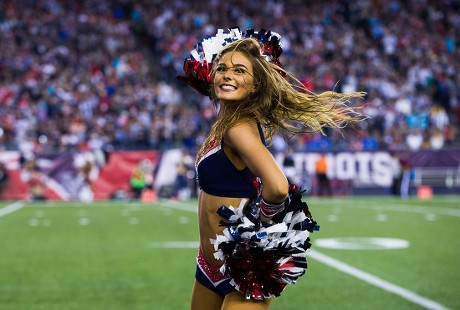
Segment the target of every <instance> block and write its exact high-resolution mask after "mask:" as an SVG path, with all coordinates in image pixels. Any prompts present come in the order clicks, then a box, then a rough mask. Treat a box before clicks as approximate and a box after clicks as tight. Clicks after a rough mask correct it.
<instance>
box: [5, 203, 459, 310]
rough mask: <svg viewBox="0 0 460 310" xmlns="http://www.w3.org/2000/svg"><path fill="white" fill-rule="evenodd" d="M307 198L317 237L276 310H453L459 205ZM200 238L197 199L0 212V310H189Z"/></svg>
mask: <svg viewBox="0 0 460 310" xmlns="http://www.w3.org/2000/svg"><path fill="white" fill-rule="evenodd" d="M305 200H306V201H307V202H308V203H309V205H310V209H311V211H312V213H313V215H314V218H315V219H316V220H317V221H318V223H319V224H320V225H321V230H320V231H319V232H315V233H314V234H312V235H311V238H312V242H313V247H312V249H311V254H309V256H308V262H309V267H308V269H307V272H306V275H305V276H303V277H301V278H300V279H299V280H298V282H297V283H296V284H295V285H290V286H288V287H287V288H286V290H285V291H284V292H283V294H282V296H281V297H280V298H275V299H274V301H273V303H272V307H271V309H278V310H291V309H292V310H294V309H295V310H297V309H319V310H321V309H354V310H359V309H363V310H364V309H373V310H377V309H460V293H459V292H460V291H459V287H460V267H459V263H460V241H459V236H460V196H435V197H434V198H433V199H431V200H417V199H416V198H410V199H407V200H401V199H397V198H389V197H334V198H321V199H320V198H315V197H305ZM363 238H364V239H363ZM369 238H371V239H369ZM376 238H378V239H376ZM381 238H384V239H381ZM197 240H198V231H197V223H196V201H195V200H190V201H171V200H160V201H158V202H157V203H154V204H144V203H140V202H124V201H109V202H95V203H92V204H84V203H69V202H67V203H66V202H33V203H31V202H11V201H10V202H0V309H2V310H17V309H21V310H27V309H34V310H35V309H43V310H44V309H46V310H52V309H56V310H58V309H59V310H62V309H64V310H66V309H78V310H81V309H85V310H89V309H94V310H96V309H97V310H101V309H110V310H117V309H130V310H135V309H139V310H140V309H157V310H162V309H166V310H170V309H172V310H176V309H189V300H190V293H191V286H192V283H193V279H194V271H195V256H196V248H197ZM382 240H383V241H386V242H385V243H383V245H382V244H380V245H376V244H375V241H382ZM326 241H329V243H327V242H326ZM371 241H372V242H371ZM397 241H398V242H399V243H398V242H397ZM328 244H329V245H330V246H329V247H325V246H327V245H328ZM338 247H342V248H338ZM343 247H345V248H343Z"/></svg>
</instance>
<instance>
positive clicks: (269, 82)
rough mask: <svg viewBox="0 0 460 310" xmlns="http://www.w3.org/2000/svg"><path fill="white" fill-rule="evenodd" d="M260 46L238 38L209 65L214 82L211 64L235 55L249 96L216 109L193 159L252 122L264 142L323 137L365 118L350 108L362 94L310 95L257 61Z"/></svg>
mask: <svg viewBox="0 0 460 310" xmlns="http://www.w3.org/2000/svg"><path fill="white" fill-rule="evenodd" d="M261 48H262V47H261V44H260V43H259V42H258V41H257V40H256V39H253V38H244V39H240V40H237V41H234V42H232V43H230V44H229V45H226V46H225V47H224V48H223V49H222V50H221V51H220V52H219V54H218V55H217V57H216V59H215V60H214V66H213V71H212V73H211V75H212V79H213V81H214V77H215V74H216V72H215V70H214V68H216V64H217V63H218V62H219V60H220V59H221V58H222V56H223V55H224V54H226V53H228V52H232V51H239V52H242V53H243V54H245V55H246V56H247V57H248V59H249V61H250V62H251V63H252V66H253V71H254V77H253V78H254V84H255V91H254V92H252V93H251V94H250V95H249V96H248V97H247V98H245V99H244V100H242V101H240V102H238V103H237V104H232V106H231V108H230V109H229V108H227V107H226V106H225V105H222V107H221V109H220V111H219V115H218V117H217V120H216V122H215V123H214V125H213V127H212V128H211V132H210V134H209V136H208V138H207V140H206V141H205V143H203V145H202V147H201V150H200V151H199V153H198V155H199V156H198V157H201V155H203V153H204V152H205V150H206V148H207V147H208V145H209V144H210V143H211V142H212V141H213V140H216V141H221V140H222V137H223V135H224V133H225V130H226V128H231V127H232V126H234V125H236V124H237V123H238V122H241V121H250V120H252V121H254V120H255V121H257V122H259V123H260V124H261V125H262V126H263V128H264V135H265V139H266V140H267V141H270V140H271V138H272V137H273V135H274V134H275V133H276V132H279V131H281V132H283V133H284V134H286V133H287V134H292V135H293V134H298V133H308V132H310V133H311V132H318V131H320V132H322V133H323V134H324V132H323V129H324V128H325V127H329V128H343V127H345V126H346V125H347V124H348V123H350V122H359V121H360V120H362V119H364V118H365V116H364V115H362V114H361V113H359V112H358V111H357V110H356V109H355V108H353V107H352V106H351V103H352V102H351V100H352V99H354V98H363V97H364V95H365V93H363V92H353V93H337V92H334V91H326V92H323V93H320V94H314V93H312V92H311V91H309V90H307V89H306V88H305V86H304V85H303V84H302V83H301V82H300V81H299V80H298V79H297V78H296V77H294V76H293V75H292V74H291V73H289V72H287V71H285V70H284V69H283V68H281V67H279V66H277V65H276V64H273V63H271V62H269V61H267V60H266V59H265V58H264V56H261V52H260V51H261ZM213 86H214V85H212V87H211V99H212V100H213V103H214V105H215V106H216V107H217V106H218V104H219V100H218V98H217V97H216V94H215V91H214V87H213Z"/></svg>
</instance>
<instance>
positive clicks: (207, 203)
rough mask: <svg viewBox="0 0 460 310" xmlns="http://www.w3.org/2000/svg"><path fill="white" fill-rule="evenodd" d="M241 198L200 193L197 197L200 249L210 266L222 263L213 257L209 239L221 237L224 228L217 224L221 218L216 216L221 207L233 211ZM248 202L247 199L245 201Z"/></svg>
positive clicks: (212, 248) (212, 246)
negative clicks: (231, 208) (232, 208)
mask: <svg viewBox="0 0 460 310" xmlns="http://www.w3.org/2000/svg"><path fill="white" fill-rule="evenodd" d="M242 200H243V198H227V197H218V196H213V195H210V194H207V193H205V192H203V191H201V192H200V195H199V197H198V225H199V230H200V249H201V252H202V253H203V256H204V258H205V259H206V261H207V262H208V263H209V264H210V265H222V263H223V261H221V260H217V259H216V258H215V257H214V252H215V250H214V245H213V244H211V241H210V239H216V235H221V234H222V232H223V230H224V227H223V226H220V225H219V223H220V221H221V220H223V218H222V217H221V216H220V215H219V214H217V210H218V209H219V208H220V207H221V206H223V205H224V206H226V207H230V206H233V207H234V208H235V209H236V208H238V207H239V205H240V203H241V201H242ZM246 201H248V199H246Z"/></svg>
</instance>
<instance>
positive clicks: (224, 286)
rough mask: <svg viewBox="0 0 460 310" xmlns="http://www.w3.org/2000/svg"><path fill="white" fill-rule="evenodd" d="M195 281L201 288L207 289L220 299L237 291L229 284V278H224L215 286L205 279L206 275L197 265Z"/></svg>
mask: <svg viewBox="0 0 460 310" xmlns="http://www.w3.org/2000/svg"><path fill="white" fill-rule="evenodd" d="M195 279H196V280H197V281H198V282H199V283H201V284H202V285H203V286H205V287H207V288H208V289H210V290H211V291H213V292H215V293H217V294H219V295H220V296H222V297H225V295H227V294H229V293H232V292H236V291H237V290H236V289H235V287H234V286H233V285H231V284H230V281H231V278H226V279H224V280H222V281H220V282H219V283H218V284H217V285H215V284H214V283H212V282H211V280H209V279H208V277H206V275H205V274H204V272H203V271H202V270H201V269H200V267H199V266H198V265H197V266H196V273H195Z"/></svg>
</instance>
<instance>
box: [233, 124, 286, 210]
mask: <svg viewBox="0 0 460 310" xmlns="http://www.w3.org/2000/svg"><path fill="white" fill-rule="evenodd" d="M225 141H226V144H227V145H228V146H229V147H230V148H231V150H232V151H233V152H234V153H235V154H236V155H237V156H238V157H239V158H240V159H241V160H242V161H243V162H244V164H245V165H246V166H247V167H248V168H249V169H250V170H251V171H252V173H254V174H255V175H256V176H258V177H259V178H260V179H261V180H262V184H263V192H262V197H263V199H264V200H265V201H266V202H268V203H272V204H279V203H282V202H283V201H284V200H285V198H286V196H287V195H288V191H289V184H288V181H287V179H286V176H285V175H284V173H283V171H282V170H281V168H280V167H279V165H278V163H277V162H276V160H275V158H274V157H273V155H272V154H271V153H270V151H269V150H268V149H267V147H266V146H265V145H264V144H263V143H262V141H261V139H260V135H259V130H258V127H257V124H256V123H255V122H242V123H239V124H237V125H235V126H233V127H231V128H229V129H227V131H226V133H225Z"/></svg>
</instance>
